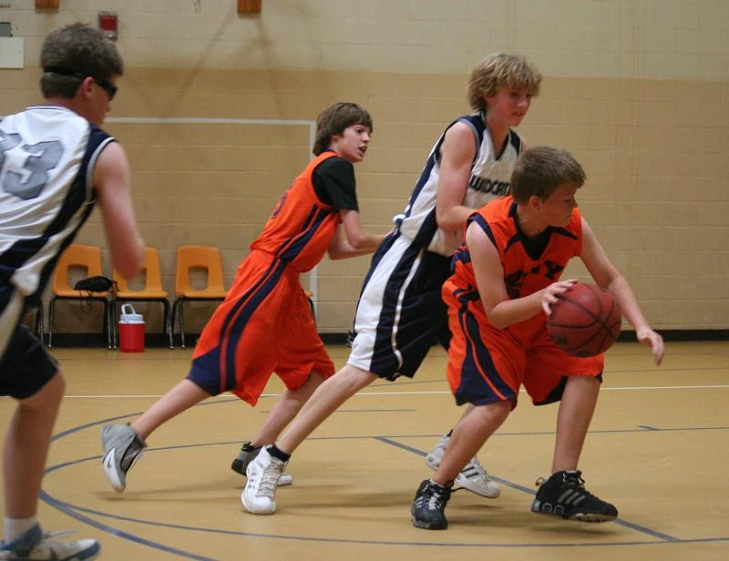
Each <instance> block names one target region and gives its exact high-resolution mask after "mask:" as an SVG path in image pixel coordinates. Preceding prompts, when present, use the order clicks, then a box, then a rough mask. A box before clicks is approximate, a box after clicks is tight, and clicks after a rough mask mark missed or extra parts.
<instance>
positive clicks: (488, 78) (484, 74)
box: [468, 53, 542, 111]
mask: <svg viewBox="0 0 729 561" xmlns="http://www.w3.org/2000/svg"><path fill="white" fill-rule="evenodd" d="M541 83H542V75H541V74H540V73H539V71H538V70H537V69H536V67H535V66H534V65H533V64H532V63H530V62H529V61H528V60H527V59H526V58H525V57H523V56H521V55H513V54H508V53H494V54H491V55H489V56H487V57H486V58H485V59H483V60H482V61H481V62H479V63H478V64H477V65H476V66H475V67H474V68H473V70H471V76H470V78H469V80H468V102H469V103H470V104H471V107H472V108H473V109H475V110H477V111H485V110H486V99H485V98H486V97H491V96H493V95H496V93H497V92H498V91H499V90H500V89H502V88H514V89H526V90H527V91H528V92H529V93H530V94H531V95H533V96H538V95H539V86H540V85H541Z"/></svg>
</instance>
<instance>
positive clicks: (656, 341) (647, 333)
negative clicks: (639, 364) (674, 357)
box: [635, 327, 666, 365]
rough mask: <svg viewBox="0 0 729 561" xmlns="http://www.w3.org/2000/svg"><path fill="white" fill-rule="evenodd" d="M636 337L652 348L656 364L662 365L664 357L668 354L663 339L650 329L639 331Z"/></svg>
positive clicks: (645, 328)
mask: <svg viewBox="0 0 729 561" xmlns="http://www.w3.org/2000/svg"><path fill="white" fill-rule="evenodd" d="M635 336H636V337H637V338H638V341H640V342H641V343H643V344H644V345H648V346H649V347H650V348H651V351H652V352H653V357H654V358H655V360H656V364H657V365H660V364H661V362H662V361H663V355H664V354H665V352H666V347H665V345H664V344H663V337H661V336H660V335H659V334H658V333H656V332H655V331H653V330H652V329H651V328H650V327H644V328H642V329H637V330H636V332H635Z"/></svg>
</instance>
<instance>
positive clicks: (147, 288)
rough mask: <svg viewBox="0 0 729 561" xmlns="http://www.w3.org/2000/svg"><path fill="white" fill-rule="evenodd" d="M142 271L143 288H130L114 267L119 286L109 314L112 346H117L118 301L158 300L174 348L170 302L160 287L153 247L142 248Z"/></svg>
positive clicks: (155, 252)
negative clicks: (112, 338) (112, 339)
mask: <svg viewBox="0 0 729 561" xmlns="http://www.w3.org/2000/svg"><path fill="white" fill-rule="evenodd" d="M142 271H143V272H144V274H145V285H144V288H142V289H138V290H132V289H131V288H129V283H128V282H127V280H126V279H124V278H123V277H122V276H121V275H120V274H119V273H118V272H117V270H116V269H114V273H113V277H114V280H115V281H116V283H117V286H118V287H119V290H118V291H117V292H116V293H115V294H114V296H113V298H112V299H111V314H112V318H113V325H114V330H113V334H114V348H116V346H117V328H116V325H117V308H116V305H117V303H118V302H159V303H160V304H162V306H163V308H164V313H163V316H162V322H163V324H164V331H165V335H167V338H168V340H169V344H170V349H172V348H174V345H173V343H172V323H171V322H170V317H171V315H170V302H169V300H167V291H166V290H164V288H162V273H161V272H160V267H159V253H158V252H157V250H156V249H155V248H153V247H148V248H146V249H145V250H144V264H143V265H142Z"/></svg>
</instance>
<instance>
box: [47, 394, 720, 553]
mask: <svg viewBox="0 0 729 561" xmlns="http://www.w3.org/2000/svg"><path fill="white" fill-rule="evenodd" d="M219 404H220V402H214V401H213V402H208V403H205V404H201V405H219ZM136 415H139V413H131V414H127V415H121V416H115V417H111V418H108V419H103V420H100V421H93V422H90V423H86V424H84V425H79V426H77V427H73V428H71V429H68V430H66V431H63V432H61V433H58V434H56V435H54V436H53V440H54V441H55V440H58V439H60V438H63V437H64V436H68V435H70V434H73V433H76V432H79V431H81V430H84V429H86V428H91V427H94V426H99V425H103V424H105V423H109V422H112V421H117V420H121V419H124V418H128V417H132V416H136ZM651 428H654V427H651ZM641 431H643V432H653V431H646V430H645V429H644V428H642V429H641ZM415 436H423V435H415ZM341 438H343V439H346V438H352V437H341ZM355 438H373V439H380V438H383V437H373V436H369V437H355ZM313 440H318V439H316V438H314V439H313ZM327 440H328V439H327ZM228 444H229V443H203V444H188V445H178V446H170V447H164V448H152V449H148V450H147V451H148V452H152V451H155V450H171V449H178V448H192V447H201V446H217V445H226V446H227V445H228ZM235 444H237V441H236V442H235ZM402 447H405V445H402ZM408 448H409V447H408ZM408 448H406V449H408ZM410 449H411V450H413V451H414V450H416V449H414V448H410ZM418 453H421V452H420V451H418ZM100 459H101V455H98V456H92V457H88V458H82V459H79V460H73V461H70V462H65V463H62V464H57V465H54V466H49V467H48V468H47V469H46V471H45V473H46V474H48V473H50V472H53V471H56V470H59V469H61V468H64V467H67V466H71V465H76V464H79V463H82V462H86V461H90V460H100ZM499 481H503V482H504V484H510V485H512V486H515V487H514V488H515V489H519V490H526V491H527V492H530V493H531V490H527V488H526V487H523V486H520V485H517V484H511V483H510V482H506V481H505V480H499ZM41 500H43V501H44V502H46V503H47V504H49V505H50V506H52V507H54V508H56V509H58V510H60V511H61V512H63V513H65V514H68V515H69V516H71V517H73V518H75V519H77V520H79V521H81V522H84V523H86V524H89V525H91V526H93V527H95V528H97V529H99V530H102V531H104V532H107V533H109V534H112V535H115V536H118V537H122V538H124V539H129V540H131V541H134V542H136V543H140V544H142V545H148V546H149V547H153V548H156V549H160V550H165V551H169V552H170V553H176V554H178V555H179V556H183V557H187V558H189V559H197V560H199V561H215V560H212V559H209V558H205V557H201V556H198V555H197V554H194V553H189V552H184V551H181V550H173V549H172V548H169V547H168V546H166V545H164V544H160V543H156V542H151V541H149V540H146V539H144V538H141V537H139V536H135V535H133V534H129V533H127V532H123V531H121V530H118V529H116V528H113V527H112V526H107V525H106V524H103V523H101V522H98V521H96V520H93V519H91V518H88V517H87V516H84V515H83V514H81V513H82V512H85V513H88V514H94V515H98V516H103V517H108V518H112V519H116V520H129V521H133V522H136V523H140V524H147V525H150V526H156V527H168V528H176V529H187V530H193V531H201V532H207V533H217V534H225V535H243V536H248V537H262V538H269V539H283V540H298V541H309V542H328V543H356V544H367V545H399V546H428V547H458V548H464V547H468V548H474V547H488V548H495V547H496V548H511V549H513V548H533V547H540V548H544V547H548V548H554V547H600V546H601V547H616V546H626V545H662V544H668V543H670V544H676V543H678V544H680V543H704V542H726V541H729V537H714V538H704V539H702V538H690V539H687V540H682V539H680V538H673V537H671V536H667V535H665V534H660V533H656V535H655V536H654V537H656V539H660V540H661V541H634V542H592V543H585V542H582V543H551V544H544V543H528V544H518V543H517V544H514V543H475V544H469V543H449V542H441V543H433V542H393V541H379V542H376V541H366V540H350V539H343V538H321V537H311V536H292V535H277V534H259V533H247V532H235V531H230V530H222V529H210V528H195V527H186V526H180V525H175V524H166V523H162V522H156V521H145V520H142V519H136V518H135V519H132V518H126V517H121V516H117V515H113V514H109V513H105V512H101V511H93V510H91V509H86V508H84V507H80V506H77V505H72V504H70V503H66V502H64V501H61V500H60V499H56V498H55V497H52V496H50V495H49V494H48V493H46V492H45V491H42V492H41ZM616 522H617V521H616ZM622 522H623V523H624V525H626V526H627V527H628V528H630V529H633V530H636V531H639V529H641V530H644V533H646V532H645V530H647V531H648V535H652V534H650V533H649V532H651V530H650V529H647V528H646V529H644V528H643V527H641V526H637V525H632V523H630V522H625V521H622ZM652 536H653V535H652ZM661 536H665V537H664V538H663V539H661Z"/></svg>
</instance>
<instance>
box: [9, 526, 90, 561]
mask: <svg viewBox="0 0 729 561" xmlns="http://www.w3.org/2000/svg"><path fill="white" fill-rule="evenodd" d="M70 533H72V532H46V533H44V532H43V531H42V530H41V528H40V525H39V524H36V525H35V526H33V527H32V528H31V529H30V530H28V531H27V532H25V533H24V534H23V535H21V536H20V537H18V538H17V539H15V540H13V541H12V542H10V543H5V542H4V541H3V542H2V544H1V545H0V559H3V560H5V561H9V560H12V561H21V560H26V561H90V560H91V559H95V558H96V557H97V556H98V555H99V552H100V551H101V546H100V545H99V542H97V541H96V540H78V541H75V542H58V541H55V540H52V539H51V538H53V537H58V536H62V535H65V534H70Z"/></svg>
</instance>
